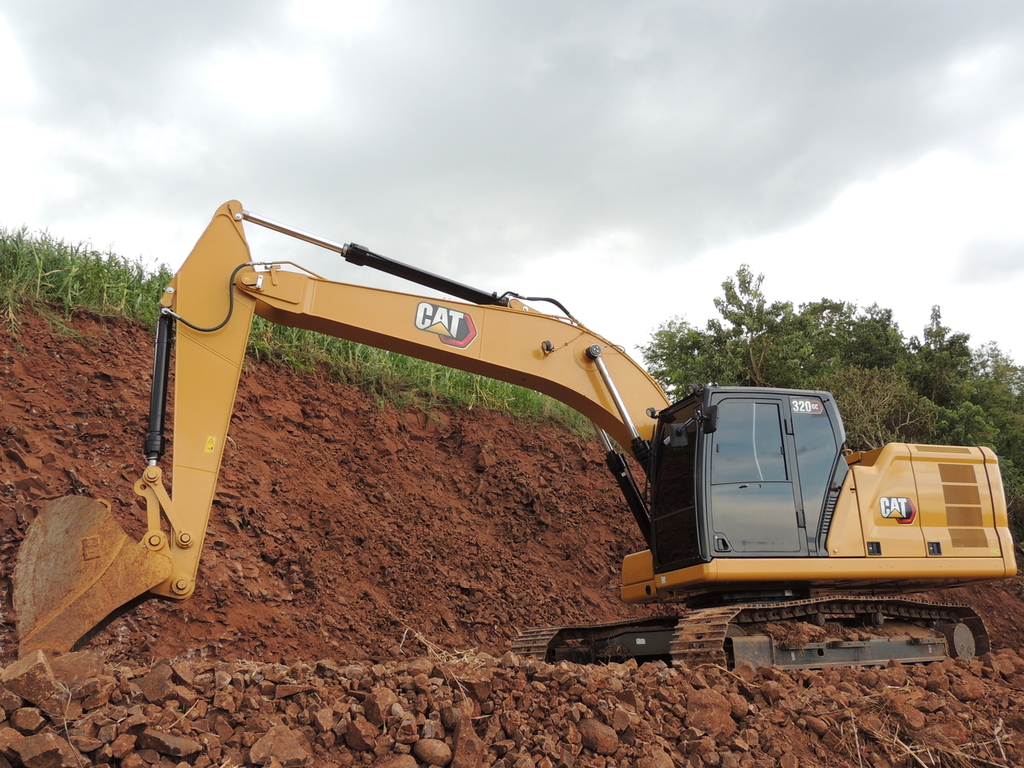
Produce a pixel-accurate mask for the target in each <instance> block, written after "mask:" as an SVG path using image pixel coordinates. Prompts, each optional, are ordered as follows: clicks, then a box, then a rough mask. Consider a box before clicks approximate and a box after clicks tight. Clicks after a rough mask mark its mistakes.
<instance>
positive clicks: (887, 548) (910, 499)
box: [851, 443, 927, 558]
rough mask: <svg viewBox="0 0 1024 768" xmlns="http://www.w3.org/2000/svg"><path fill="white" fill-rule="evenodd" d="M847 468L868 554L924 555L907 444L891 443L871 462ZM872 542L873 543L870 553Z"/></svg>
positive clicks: (918, 503)
mask: <svg viewBox="0 0 1024 768" xmlns="http://www.w3.org/2000/svg"><path fill="white" fill-rule="evenodd" d="M851 469H852V474H853V477H854V481H855V483H856V487H857V502H858V505H859V508H860V517H861V526H862V529H863V532H864V541H865V543H866V544H867V547H868V552H869V554H874V555H877V556H881V557H901V558H902V557H925V555H926V554H927V550H926V549H925V543H924V536H923V535H922V533H921V518H920V515H918V514H917V512H918V510H919V509H920V501H919V499H918V494H917V483H916V480H915V477H914V469H913V467H912V466H911V454H910V448H909V446H906V445H901V444H896V443H892V444H890V445H887V446H885V447H884V448H883V449H882V450H881V452H880V453H879V454H878V455H877V458H876V459H875V462H874V463H873V464H871V465H868V466H865V465H864V464H855V465H854V466H853V467H852V468H851ZM872 543H873V544H875V545H877V547H874V550H875V551H874V552H873V553H872V549H873V547H872Z"/></svg>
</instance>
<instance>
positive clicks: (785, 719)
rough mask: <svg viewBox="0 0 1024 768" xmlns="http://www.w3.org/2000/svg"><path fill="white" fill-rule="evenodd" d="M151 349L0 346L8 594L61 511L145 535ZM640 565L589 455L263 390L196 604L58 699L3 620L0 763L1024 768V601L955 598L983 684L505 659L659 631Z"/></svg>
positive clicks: (272, 386) (163, 619)
mask: <svg viewBox="0 0 1024 768" xmlns="http://www.w3.org/2000/svg"><path fill="white" fill-rule="evenodd" d="M151 354H152V353H151V347H150V339H149V335H148V333H147V332H146V331H145V330H143V329H140V328H138V327H136V326H132V325H128V324H125V323H122V322H119V321H107V320H101V319H98V318H89V317H86V318H81V319H78V320H76V321H75V324H74V328H73V330H72V331H68V332H63V331H60V332H58V331H54V330H53V329H51V328H50V327H49V326H48V325H47V324H46V323H44V322H43V321H41V320H40V319H38V318H36V317H31V316H29V317H25V318H23V319H22V320H21V323H20V330H19V333H18V335H17V337H14V336H12V335H11V334H10V332H9V331H8V330H6V329H5V330H3V331H0V372H2V376H0V481H2V485H0V493H3V503H2V504H0V555H2V562H3V571H2V574H0V575H2V576H4V577H9V576H10V572H11V568H12V565H13V560H14V556H15V553H16V551H17V546H18V543H19V541H20V539H21V536H22V535H23V533H24V531H25V528H26V527H27V524H28V523H29V522H30V521H31V519H32V518H33V516H34V514H35V512H36V510H37V509H38V508H39V506H40V505H41V504H43V503H45V502H46V500H48V499H50V498H54V497H58V496H62V495H64V494H68V493H77V494H85V495H89V496H94V497H97V498H104V499H107V500H109V501H110V502H111V504H112V507H113V510H114V512H115V514H116V515H117V517H118V518H119V519H120V520H121V522H122V523H123V524H124V525H125V527H126V528H127V529H128V530H129V531H130V532H132V533H133V534H136V535H137V534H139V533H141V531H142V528H141V519H142V510H141V508H140V507H139V504H138V502H137V500H136V499H135V498H134V493H133V492H132V489H131V487H132V483H133V482H134V480H135V479H136V478H137V476H138V473H139V472H140V470H141V468H142V461H141V456H140V443H141V440H142V436H143V434H144V429H145V419H146V411H147V407H148V388H149V366H150V361H151ZM639 547H641V542H640V539H639V537H638V536H637V534H636V533H635V531H634V525H633V523H632V520H631V519H630V517H629V515H628V513H626V512H625V511H624V510H623V508H622V504H621V502H620V499H619V496H618V491H617V490H616V488H615V487H614V484H613V483H612V481H611V479H610V478H609V477H608V473H607V471H606V470H605V468H604V466H603V461H602V457H601V451H600V449H599V448H598V447H597V446H596V445H593V444H587V443H584V442H582V441H580V440H578V439H576V438H573V437H570V436H567V435H565V434H564V433H561V432H559V431H558V430H556V429H554V428H551V427H547V426H525V425H522V424H518V423H516V422H514V421H513V420H511V419H509V418H507V417H504V416H501V415H498V414H495V413H492V412H486V411H460V412H436V413H430V414H423V413H420V412H414V411H410V412H408V413H401V412H396V411H395V410H394V409H392V408H388V407H385V408H379V407H377V405H376V404H374V403H373V402H372V401H370V400H369V399H368V398H367V397H366V396H365V395H363V394H362V393H361V392H359V391H358V390H357V389H355V388H354V387H350V386H344V385H340V384H337V383H334V382H330V381H326V380H324V379H322V378H320V377H318V376H315V375H307V376H297V375H295V374H293V373H290V372H288V371H284V370H281V369H278V368H273V367H269V366H251V367H250V370H248V371H247V372H246V373H245V375H244V376H243V381H242V384H241V387H240V390H239V400H238V406H237V409H236V415H235V417H234V419H233V422H232V427H231V439H230V441H229V445H228V447H227V451H226V454H225V466H224V471H223V474H222V478H221V483H220V486H219V492H218V494H217V498H216V501H215V505H214V510H213V516H212V518H211V522H210V526H209V530H208V534H207V538H206V542H205V546H204V552H203V564H202V566H201V570H200V577H199V578H200V581H199V588H198V590H197V593H196V596H195V597H194V598H193V599H191V600H189V601H187V602H185V603H181V604H173V603H167V602H158V601H150V602H148V603H145V604H143V605H142V606H140V607H139V608H136V609H134V610H133V611H131V612H129V613H128V614H127V615H125V616H123V617H122V618H120V619H118V620H117V621H115V622H114V623H113V624H111V625H110V626H109V627H108V628H107V630H106V631H105V632H103V633H100V634H99V635H97V637H95V638H94V639H93V640H92V641H91V642H90V644H89V645H88V646H87V651H88V652H87V654H86V655H85V656H82V657H75V659H77V660H78V661H77V662H73V661H72V660H71V659H69V660H67V661H66V662H65V663H64V666H63V667H61V666H60V665H58V669H56V670H49V671H45V670H44V672H45V674H44V673H43V672H40V671H39V667H38V666H37V667H36V668H35V671H36V673H38V674H37V675H36V676H37V677H38V678H39V679H44V680H50V679H52V680H54V681H59V682H60V684H59V685H58V684H57V683H54V685H56V688H55V689H54V690H56V691H58V693H59V692H63V693H62V694H61V695H63V698H61V697H60V695H58V694H57V693H54V692H53V691H51V692H50V698H49V699H48V698H47V697H45V696H42V695H41V694H39V693H38V692H36V693H32V692H30V691H26V690H22V691H21V692H20V693H18V692H15V691H14V690H13V689H15V688H17V687H18V685H19V683H18V682H17V680H20V679H22V677H21V675H22V672H21V671H20V669H19V667H18V666H17V665H15V664H14V643H15V638H14V627H13V621H12V615H11V611H10V607H9V600H8V601H5V603H4V608H3V614H2V615H0V619H2V623H0V666H6V670H5V672H4V675H5V679H8V678H9V680H8V683H10V684H5V686H4V688H3V689H0V712H2V713H3V719H2V720H0V768H2V766H3V765H4V762H3V760H4V759H6V760H7V761H9V762H11V763H12V764H15V765H17V764H18V763H19V762H21V763H23V764H25V765H35V764H38V765H43V764H49V765H62V764H63V763H61V762H60V761H61V760H65V759H67V760H75V761H85V762H84V763H82V762H68V763H67V764H69V765H78V764H88V762H89V761H92V762H95V763H107V764H112V765H135V766H139V765H149V764H156V765H217V766H221V765H233V764H268V765H274V764H281V765H301V764H317V765H351V764H353V763H373V762H379V761H385V760H386V761H395V760H400V759H401V760H404V761H405V762H404V763H403V765H407V766H409V768H413V766H415V765H416V764H419V765H421V766H422V765H430V764H437V765H445V764H448V765H451V766H452V768H467V767H468V768H476V767H477V766H482V765H498V764H499V763H500V764H501V768H554V767H555V766H572V765H576V764H578V765H585V766H594V767H595V768H611V766H612V765H615V766H619V765H634V764H635V765H636V766H637V767H638V768H671V766H672V765H678V766H685V765H721V766H735V767H736V768H751V767H752V766H756V768H762V767H763V766H771V767H772V768H774V767H775V766H778V765H782V766H785V768H797V766H802V765H807V766H813V765H835V766H858V768H860V766H867V765H872V766H885V765H890V766H897V765H925V766H931V765H940V764H941V765H960V764H963V765H1003V766H1010V765H1016V764H1021V763H1022V762H1024V754H1022V753H1021V752H1020V746H1019V745H1021V744H1024V733H1022V732H1021V730H1020V729H1022V728H1024V715H1022V714H1021V712H1022V710H1021V706H1022V701H1024V696H1022V695H1021V694H1020V689H1021V683H1022V682H1024V676H1022V674H1024V662H1022V661H1021V660H1020V659H1019V658H1018V657H1017V655H1016V653H1015V651H1016V650H1017V649H1019V645H1020V642H1019V637H1018V635H1019V629H1018V628H1019V626H1020V623H1021V618H1022V617H1024V603H1022V602H1021V600H1020V597H1019V592H1020V584H1019V582H1018V581H1016V580H1014V581H1010V582H1007V583H1004V584H998V585H992V586H985V587H973V588H969V589H965V590H959V591H956V592H953V593H950V594H948V595H946V596H945V597H947V598H952V599H956V600H959V601H961V602H967V603H970V604H971V605H973V606H974V607H975V608H977V609H978V610H979V611H980V612H981V613H982V614H983V616H984V617H985V619H986V621H987V622H988V625H989V627H990V630H991V632H992V635H993V639H994V647H995V648H996V649H997V651H1000V652H1001V653H997V655H996V656H993V657H991V658H988V659H986V660H984V661H977V662H973V663H971V664H968V663H966V662H957V663H955V664H954V663H946V665H945V666H942V665H929V666H927V667H920V668H902V667H898V666H897V667H894V669H892V670H882V671H877V670H876V671H855V670H845V671H843V670H840V671H835V670H832V671H828V672H821V673H781V672H777V671H775V672H773V671H763V672H757V673H754V672H752V671H747V672H744V673H743V674H742V675H735V674H732V673H727V672H724V671H722V670H717V669H702V670H685V669H682V670H671V669H666V668H664V667H659V666H658V665H644V666H642V667H640V668H635V667H634V666H631V665H611V666H609V667H607V668H600V669H597V668H580V667H574V666H571V665H565V664H563V665H560V666H558V667H549V666H547V665H538V664H534V663H529V662H520V661H518V660H516V659H514V658H510V657H508V656H505V655H504V654H505V651H506V649H507V648H508V644H509V641H510V640H511V639H512V638H514V637H515V636H516V635H517V634H518V632H519V631H520V630H521V629H524V628H526V627H529V626H535V625H543V624H552V623H576V622H586V621H602V620H609V619H613V618H620V617H626V616H630V615H640V614H643V613H648V612H649V611H647V610H646V609H641V608H630V607H628V606H624V605H622V604H621V603H620V602H619V601H618V598H617V588H616V587H617V578H618V567H619V562H620V560H621V557H622V555H624V554H625V553H627V552H631V551H635V550H636V549H637V548H639ZM5 589H6V588H5ZM474 649H475V651H476V652H475V653H473V652H471V651H474ZM1007 649H1009V650H1007ZM488 654H489V655H488ZM69 666H70V669H68V667H69ZM427 667H429V669H428V668H427ZM11 670H15V671H14V672H12V671H11ZM12 681H13V682H12ZM943 681H945V682H943ZM387 692H390V693H387ZM53 696H57V698H56V699H53V700H50V699H52V697H53ZM40 697H41V698H40ZM35 699H39V700H38V701H36V700H35ZM392 699H394V701H392ZM740 699H742V700H743V701H741V700H740ZM378 700H379V701H378ZM54 701H57V702H59V707H63V708H62V709H60V708H58V709H57V710H54V707H58V705H57V704H54ZM723 701H725V702H727V705H724V704H723V703H722V702H723ZM375 702H376V703H375ZM381 702H390V703H389V704H388V705H387V706H383V704H382V703H381ZM374 707H377V709H374ZM377 710H380V711H379V712H377ZM374 712H377V714H372V713H374ZM715 713H717V714H715ZM915 713H916V714H915ZM70 715H74V717H70ZM705 715H706V716H707V717H709V718H711V719H709V720H705V719H702V718H704V717H705ZM65 720H66V721H67V723H66V727H65V725H64V722H65ZM432 723H433V725H432ZM275 729H276V730H275ZM43 734H52V736H53V738H56V739H62V740H63V742H62V745H63V743H64V742H66V743H67V744H68V745H74V748H75V749H76V750H77V756H73V757H66V755H65V757H58V758H54V760H55V762H50V763H43V762H36V763H33V762H30V760H29V759H27V758H26V755H27V752H26V753H25V754H23V751H22V750H28V749H30V746H26V743H25V741H24V740H25V739H29V738H33V739H36V741H35V742H33V743H34V744H35V745H36V747H38V749H40V750H43V747H44V745H43V741H47V739H49V737H46V738H43V737H42V735H43ZM144 734H148V735H144ZM37 737H39V738H37ZM414 737H415V738H414ZM174 739H184V740H186V741H188V743H183V742H176V741H174ZM267 739H270V741H269V742H268V741H267ZM275 740H277V741H280V745H279V746H277V747H272V746H271V744H276V743H277V741H275ZM423 740H427V741H432V742H438V743H434V744H426V745H423V746H421V747H419V750H421V751H424V750H425V751H429V750H433V751H432V752H429V755H430V756H425V755H426V754H427V752H424V753H423V754H421V752H420V751H417V746H416V745H417V743H418V742H420V741H423ZM47 743H50V742H49V741H47ZM15 744H16V745H18V748H17V749H15V747H14V746H13V745H15ZM195 744H198V745H200V746H199V747H198V748H196V749H193V745H195ZM51 746H52V744H51ZM36 747H31V748H33V749H34V748H36ZM444 748H447V749H449V750H451V751H452V754H453V756H452V757H451V758H450V759H449V760H448V762H447V763H445V762H431V761H432V760H433V761H438V760H442V759H443V758H444V755H445V752H444ZM61 749H64V747H63V746H61ZM189 750H191V751H189ZM929 750H930V751H929ZM43 751H45V750H43ZM64 752H66V749H65V750H64ZM57 753H58V754H63V753H62V752H61V750H60V749H58V751H57ZM438 755H440V756H438ZM968 755H969V756H970V758H968V757H966V756H968ZM41 759H42V758H40V760H41ZM940 760H941V761H945V762H940ZM971 760H973V761H974V762H971ZM140 761H141V762H140ZM275 761H276V763H275ZM409 761H413V762H409ZM956 761H960V762H956ZM396 765H397V764H396Z"/></svg>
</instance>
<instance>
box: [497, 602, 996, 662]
mask: <svg viewBox="0 0 1024 768" xmlns="http://www.w3.org/2000/svg"><path fill="white" fill-rule="evenodd" d="M776 622H778V623H786V622H808V623H811V624H816V625H818V626H826V625H828V624H830V623H832V624H837V623H838V624H843V625H844V626H847V627H863V628H864V630H865V632H864V633H856V632H855V633H853V634H855V635H866V636H859V637H857V638H856V639H846V640H835V639H823V640H821V641H818V642H794V641H785V640H781V641H777V640H775V639H773V638H772V637H771V636H770V635H769V634H767V633H766V632H764V631H759V625H764V624H770V623H776ZM886 622H890V626H891V624H892V623H896V630H895V633H888V634H889V635H890V636H881V634H880V633H879V630H880V628H881V627H882V626H883V625H884V624H885V623H886ZM989 649H990V644H989V638H988V633H987V631H986V629H985V624H984V622H983V621H982V619H981V617H979V616H978V615H977V614H976V613H975V612H974V611H973V610H972V609H970V608H968V607H967V606H963V605H949V604H937V603H927V602H920V601H916V600H908V599H906V598H902V597H892V598H889V597H876V598H844V597H826V598H813V599H807V600H791V601H786V602H773V603H737V604H733V605H726V606H718V607H712V608H700V609H694V610H690V611H689V612H688V613H686V614H685V615H683V616H678V617H676V616H661V617H656V618H652V619H644V620H641V621H635V620H625V621H612V622H605V623H602V624H591V625H570V626H560V627H539V628H536V629H531V630H527V631H526V632H524V633H523V634H522V635H520V636H519V638H518V639H517V640H516V641H515V642H514V643H513V645H512V650H513V651H514V652H515V653H517V654H519V655H521V656H526V657H530V658H536V659H542V660H545V661H551V662H555V661H560V660H562V659H566V660H570V661H576V662H581V663H593V662H600V661H621V660H625V659H627V658H636V659H637V660H638V661H641V662H642V661H645V660H650V659H654V658H660V659H664V660H670V661H671V662H672V663H673V664H676V665H685V666H688V667H697V666H700V665H702V664H714V665H718V666H723V667H727V668H730V669H731V668H734V667H736V666H738V665H740V664H743V663H749V664H751V665H753V666H755V667H761V666H778V667H784V668H802V669H814V668H820V667H825V666H880V665H884V664H886V663H888V662H889V661H892V660H897V661H900V662H904V663H915V662H928V661H940V660H942V659H945V658H948V657H953V658H973V657H974V656H975V655H979V654H982V653H986V652H987V651H988V650H989Z"/></svg>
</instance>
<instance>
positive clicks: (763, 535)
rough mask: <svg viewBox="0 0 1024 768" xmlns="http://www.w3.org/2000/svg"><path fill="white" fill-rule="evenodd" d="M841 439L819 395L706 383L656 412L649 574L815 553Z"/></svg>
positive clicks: (841, 469) (838, 474) (828, 404)
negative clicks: (717, 561)
mask: <svg viewBox="0 0 1024 768" xmlns="http://www.w3.org/2000/svg"><path fill="white" fill-rule="evenodd" d="M845 439H846V437H845V433H844V431H843V424H842V421H841V419H840V417H839V411H838V410H837V408H836V405H835V400H834V398H833V397H832V396H831V395H830V394H829V393H828V392H802V391H795V390H794V391H786V390H768V389H752V388H724V387H707V388H704V389H700V390H695V391H694V392H693V394H691V395H690V396H689V397H687V398H685V399H684V400H681V401H680V402H678V403H676V404H675V405H673V406H671V407H670V408H668V409H666V410H665V411H662V412H661V414H660V415H659V419H658V425H657V428H656V431H655V439H654V441H653V446H652V452H651V461H650V473H649V474H650V483H651V532H652V535H651V545H652V547H651V548H652V553H653V556H654V563H655V572H659V573H660V572H662V571H670V570H675V569H679V568H685V567H688V566H691V565H697V564H699V563H709V562H711V561H712V560H713V559H714V558H750V557H816V556H820V555H823V554H825V552H824V537H823V533H824V532H825V531H827V528H828V520H829V513H828V511H829V505H830V503H831V505H832V506H834V504H835V498H836V494H837V493H838V487H839V486H841V484H842V480H843V477H844V476H845V473H846V471H847V465H846V462H845V461H843V460H842V448H843V444H844V442H845Z"/></svg>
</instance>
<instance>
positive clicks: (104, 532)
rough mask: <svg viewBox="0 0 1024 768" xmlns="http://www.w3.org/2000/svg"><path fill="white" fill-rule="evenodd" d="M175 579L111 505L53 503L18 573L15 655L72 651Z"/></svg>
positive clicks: (74, 499) (24, 547)
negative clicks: (108, 620)
mask: <svg viewBox="0 0 1024 768" xmlns="http://www.w3.org/2000/svg"><path fill="white" fill-rule="evenodd" d="M170 573H171V560H170V559H169V558H167V557H165V556H164V555H162V554H158V553H155V552H150V551H149V550H147V549H146V548H145V547H143V546H142V545H141V544H138V543H135V542H133V541H132V540H131V539H129V538H128V536H127V535H126V534H125V532H124V531H123V530H122V529H121V526H120V525H118V523H117V521H116V520H114V518H113V517H112V516H111V514H110V506H109V505H108V504H107V503H106V502H102V501H97V500H96V499H90V498H87V497H84V496H65V497H63V498H60V499H57V500H56V501H53V502H52V503H50V504H49V505H47V506H46V507H45V508H43V510H42V511H40V513H39V515H38V517H36V519H35V520H34V521H33V522H32V525H31V526H30V527H29V530H28V534H27V535H26V536H25V540H24V541H23V542H22V544H21V550H20V551H19V552H18V561H17V563H16V564H15V566H14V610H15V614H16V620H17V626H18V637H19V640H20V643H19V646H18V653H19V654H20V655H21V656H25V655H27V654H29V653H31V652H33V651H35V650H37V649H42V650H45V651H53V652H56V653H66V652H67V651H70V650H71V648H72V647H73V646H74V644H75V643H76V642H77V641H78V640H79V639H80V638H81V637H82V636H83V635H84V634H85V633H86V632H88V631H89V630H90V629H92V628H93V627H95V626H97V625H98V624H100V623H101V622H102V621H103V620H104V619H105V618H106V617H107V616H108V615H109V614H110V613H112V612H113V611H115V610H116V609H118V608H120V607H121V606H122V605H124V604H125V603H127V602H129V601H131V600H133V599H134V598H136V597H138V596H139V595H141V594H142V593H144V592H146V591H147V590H149V589H151V588H153V587H154V586H156V585H157V584H159V583H160V582H162V581H164V580H165V579H167V578H168V576H169V575H170Z"/></svg>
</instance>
